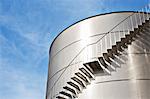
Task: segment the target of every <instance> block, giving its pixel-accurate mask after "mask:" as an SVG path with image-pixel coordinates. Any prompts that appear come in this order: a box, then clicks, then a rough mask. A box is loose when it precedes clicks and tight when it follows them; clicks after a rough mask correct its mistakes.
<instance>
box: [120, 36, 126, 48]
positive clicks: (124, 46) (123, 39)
mask: <svg viewBox="0 0 150 99" xmlns="http://www.w3.org/2000/svg"><path fill="white" fill-rule="evenodd" d="M127 42H128V39H127V38H121V43H122V47H123V48H128V46H127V45H126V44H127Z"/></svg>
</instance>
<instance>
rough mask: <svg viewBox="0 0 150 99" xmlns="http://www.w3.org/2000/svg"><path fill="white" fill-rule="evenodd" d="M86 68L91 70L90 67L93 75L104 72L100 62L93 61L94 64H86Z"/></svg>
mask: <svg viewBox="0 0 150 99" xmlns="http://www.w3.org/2000/svg"><path fill="white" fill-rule="evenodd" d="M84 66H85V67H86V68H87V69H89V68H88V67H90V68H91V69H92V71H93V72H92V73H93V74H94V75H95V74H99V73H103V72H104V71H103V69H102V67H101V66H100V64H99V62H98V61H93V62H88V63H85V64H84Z"/></svg>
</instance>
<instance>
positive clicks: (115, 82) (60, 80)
mask: <svg viewBox="0 0 150 99" xmlns="http://www.w3.org/2000/svg"><path fill="white" fill-rule="evenodd" d="M133 14H134V15H135V16H133V17H131V18H130V16H131V15H133ZM146 16H147V15H146V14H143V13H137V12H119V13H110V14H105V15H99V16H95V17H92V18H89V19H86V20H83V21H81V22H79V23H76V24H74V25H73V26H71V27H70V28H68V29H66V30H65V31H63V32H62V33H61V34H60V35H59V36H58V37H57V38H56V39H55V41H54V42H53V44H52V45H51V49H50V59H49V61H50V62H49V74H48V83H47V95H46V96H47V97H46V99H55V98H56V96H57V95H58V94H59V92H60V91H62V90H63V87H64V86H66V85H67V83H66V82H68V81H70V78H71V77H73V76H74V73H75V72H78V69H79V68H81V67H83V64H84V63H85V62H90V61H92V60H95V59H96V58H98V57H100V56H101V55H102V53H105V52H106V51H107V49H109V48H111V47H112V45H115V44H116V41H119V40H120V38H121V37H124V34H128V32H129V31H133V28H132V27H133V26H134V27H137V26H138V25H137V24H138V21H137V20H134V18H135V17H138V18H139V23H140V20H143V19H144V18H146ZM128 17H129V18H128ZM123 21H124V22H123ZM122 23H123V24H122ZM118 24H119V25H118ZM114 27H115V28H114ZM110 30H111V32H110V33H109V34H108V35H107V36H105V35H106V34H107V33H108V32H109V31H110ZM141 34H142V35H138V36H137V37H136V38H134V41H133V42H132V43H131V44H130V45H128V48H127V49H125V51H123V52H122V53H121V56H119V57H116V58H115V61H116V64H117V66H118V67H119V68H116V70H115V71H112V72H111V75H105V76H96V77H95V81H92V82H91V84H89V85H87V87H86V88H85V89H84V90H83V92H82V93H80V94H79V96H78V99H149V97H150V28H149V27H147V28H146V29H144V30H143V31H142V32H141ZM95 42H96V43H95Z"/></svg>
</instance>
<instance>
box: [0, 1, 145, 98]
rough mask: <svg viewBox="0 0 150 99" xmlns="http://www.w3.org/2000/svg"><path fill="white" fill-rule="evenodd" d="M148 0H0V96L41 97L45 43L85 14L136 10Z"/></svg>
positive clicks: (47, 46)
mask: <svg viewBox="0 0 150 99" xmlns="http://www.w3.org/2000/svg"><path fill="white" fill-rule="evenodd" d="M146 4H148V0H0V99H44V98H45V90H46V89H45V88H46V80H47V71H48V70H47V69H48V51H49V46H50V44H51V42H52V40H53V39H54V37H56V35H57V34H58V33H59V32H60V31H62V30H63V29H64V28H66V27H68V26H69V25H71V24H72V23H74V22H76V21H79V20H81V19H83V18H86V17H88V16H92V15H96V14H100V13H106V12H112V11H128V10H135V11H136V10H138V9H140V8H141V7H143V6H144V5H146Z"/></svg>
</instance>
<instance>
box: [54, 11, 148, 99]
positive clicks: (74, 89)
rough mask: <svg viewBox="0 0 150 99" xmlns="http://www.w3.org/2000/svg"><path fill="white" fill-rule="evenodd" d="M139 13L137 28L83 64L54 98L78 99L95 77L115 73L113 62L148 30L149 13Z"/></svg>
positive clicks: (115, 65)
mask: <svg viewBox="0 0 150 99" xmlns="http://www.w3.org/2000/svg"><path fill="white" fill-rule="evenodd" d="M139 13H140V16H141V13H143V14H142V18H140V17H139V18H140V20H139V21H140V22H137V23H136V24H137V26H133V29H132V30H130V31H128V32H126V33H124V34H123V35H122V36H120V39H119V40H116V41H115V43H112V45H111V47H108V49H106V51H104V52H103V53H102V54H101V55H99V56H98V57H97V58H96V59H95V60H93V61H90V62H86V63H83V65H82V66H81V67H79V68H78V72H74V76H72V77H71V78H70V81H66V84H65V86H62V87H63V90H61V91H60V92H59V93H58V94H57V95H55V96H54V98H58V99H75V98H78V95H79V94H80V93H82V91H83V90H84V89H86V88H87V85H90V84H91V82H92V81H93V80H95V77H96V76H106V75H111V72H117V71H116V70H117V69H116V68H120V66H119V65H118V64H117V62H115V61H117V60H116V59H118V58H119V57H120V56H121V55H122V52H123V51H125V50H126V49H127V48H128V45H131V44H132V42H133V41H134V40H135V39H136V38H137V36H138V37H139V36H140V35H143V34H141V33H142V32H141V31H143V30H144V29H147V28H150V15H149V13H144V12H139ZM133 15H134V14H133ZM133 15H132V16H133ZM129 18H130V17H128V18H127V19H129ZM127 19H125V20H127ZM137 20H138V19H137ZM123 22H124V21H123ZM123 22H122V23H123ZM108 34H110V32H108ZM106 35H107V34H106ZM52 99H53V98H52Z"/></svg>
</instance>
